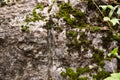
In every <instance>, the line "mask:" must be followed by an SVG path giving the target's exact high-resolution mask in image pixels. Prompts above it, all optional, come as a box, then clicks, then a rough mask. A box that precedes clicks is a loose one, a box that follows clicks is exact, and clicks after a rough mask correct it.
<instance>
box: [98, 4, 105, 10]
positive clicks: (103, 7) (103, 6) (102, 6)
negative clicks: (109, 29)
mask: <svg viewBox="0 0 120 80" xmlns="http://www.w3.org/2000/svg"><path fill="white" fill-rule="evenodd" d="M99 7H101V8H102V9H103V11H105V10H106V9H107V6H106V5H100V6H99Z"/></svg>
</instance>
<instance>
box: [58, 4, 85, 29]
mask: <svg viewBox="0 0 120 80" xmlns="http://www.w3.org/2000/svg"><path fill="white" fill-rule="evenodd" d="M56 17H58V18H63V19H64V21H65V22H66V24H67V25H71V26H72V27H75V26H81V25H82V24H84V23H85V14H84V13H83V12H81V11H80V10H78V9H76V8H74V7H72V5H71V4H70V3H63V4H61V5H60V6H59V12H58V13H57V16H56Z"/></svg>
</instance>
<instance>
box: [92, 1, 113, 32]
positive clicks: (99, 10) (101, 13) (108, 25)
mask: <svg viewBox="0 0 120 80" xmlns="http://www.w3.org/2000/svg"><path fill="white" fill-rule="evenodd" d="M92 2H93V4H94V5H95V6H96V8H97V9H98V10H99V12H100V13H101V15H102V16H103V17H105V15H104V14H103V12H102V11H101V10H100V8H99V6H98V5H97V4H96V3H95V0H92ZM107 24H108V26H109V28H110V30H111V31H113V32H114V29H113V28H112V27H111V24H110V23H109V22H107Z"/></svg>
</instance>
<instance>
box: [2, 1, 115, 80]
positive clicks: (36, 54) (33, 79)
mask: <svg viewBox="0 0 120 80" xmlns="http://www.w3.org/2000/svg"><path fill="white" fill-rule="evenodd" d="M71 3H72V4H74V5H76V4H77V3H76V2H75V1H74V0H72V2H71ZM35 5H36V2H35V1H34V0H28V1H27V2H24V3H19V4H15V5H11V6H4V7H1V8H0V80H47V78H48V68H49V67H48V62H49V55H50V53H49V52H48V49H49V47H48V44H47V39H48V35H47V30H46V29H44V28H42V27H41V25H44V23H42V22H41V24H39V23H40V22H36V24H33V26H32V27H31V31H30V32H29V33H26V32H22V31H21V30H20V29H21V25H22V24H23V23H24V19H25V16H26V15H27V14H29V13H30V12H31V11H32V9H33V8H34V6H35ZM84 5H86V4H84ZM78 6H81V5H78ZM86 9H87V7H85V6H82V8H81V10H83V12H85V11H84V10H86ZM88 13H91V11H88ZM95 14H96V13H91V14H90V15H88V16H89V19H88V23H89V22H91V21H89V20H90V19H91V17H92V16H93V15H95ZM31 24H32V23H31ZM93 24H96V23H93ZM63 25H64V24H63ZM83 31H84V30H83ZM53 34H54V35H55V36H57V37H55V38H53V39H54V40H53V43H54V42H55V43H54V45H53V49H52V50H53V51H54V54H53V57H54V58H53V59H54V61H53V65H52V68H51V73H52V75H53V76H54V77H53V80H63V78H62V77H61V76H60V72H61V70H64V68H65V66H68V67H73V68H76V67H84V66H90V67H91V66H92V67H94V66H93V65H94V63H93V62H92V61H93V59H92V56H93V53H92V51H91V49H89V50H88V51H85V50H84V45H83V46H81V49H82V50H83V51H77V50H74V51H72V52H68V51H67V49H68V47H67V46H66V43H67V41H69V40H68V39H67V38H66V30H63V31H62V32H60V33H58V32H56V31H53ZM85 34H87V36H86V37H88V39H89V40H92V42H91V43H92V45H91V46H94V47H96V48H99V49H101V50H103V51H104V53H106V54H107V51H106V49H104V48H103V47H101V45H102V42H103V41H102V40H101V38H102V36H106V35H107V34H104V33H99V32H96V33H90V32H89V31H88V32H87V31H86V33H85ZM113 44H114V45H113ZM113 44H111V45H113V46H112V47H111V49H112V48H113V47H115V46H116V44H115V43H113ZM111 49H110V50H111ZM115 61H116V60H115ZM113 62H114V61H113ZM106 63H108V62H107V61H106ZM106 66H107V65H106ZM115 67H116V66H115ZM108 71H109V70H108ZM86 75H88V74H86Z"/></svg>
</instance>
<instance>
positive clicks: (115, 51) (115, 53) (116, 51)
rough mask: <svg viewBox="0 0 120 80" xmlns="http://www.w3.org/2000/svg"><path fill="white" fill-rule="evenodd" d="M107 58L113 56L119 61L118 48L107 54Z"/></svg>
mask: <svg viewBox="0 0 120 80" xmlns="http://www.w3.org/2000/svg"><path fill="white" fill-rule="evenodd" d="M108 56H109V57H110V56H115V57H117V58H118V59H120V55H118V48H114V49H113V50H112V51H111V52H110V53H109V54H108Z"/></svg>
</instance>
